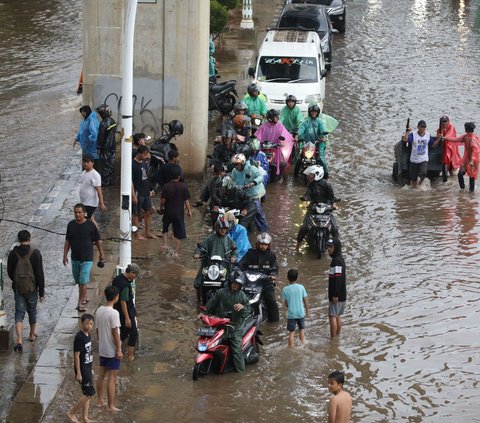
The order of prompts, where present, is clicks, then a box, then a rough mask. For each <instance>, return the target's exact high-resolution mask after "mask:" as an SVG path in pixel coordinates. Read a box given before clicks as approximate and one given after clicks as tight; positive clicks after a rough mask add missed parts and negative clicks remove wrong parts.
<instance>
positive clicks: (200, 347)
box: [197, 342, 207, 352]
mask: <svg viewBox="0 0 480 423" xmlns="http://www.w3.org/2000/svg"><path fill="white" fill-rule="evenodd" d="M197 350H198V351H200V352H202V351H207V344H204V343H203V342H198V344H197Z"/></svg>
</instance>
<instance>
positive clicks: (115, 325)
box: [95, 285, 123, 412]
mask: <svg viewBox="0 0 480 423" xmlns="http://www.w3.org/2000/svg"><path fill="white" fill-rule="evenodd" d="M105 297H106V299H107V303H106V304H105V305H104V306H101V307H99V308H98V310H97V312H96V318H95V320H96V324H97V337H98V355H99V356H100V374H99V376H98V380H97V394H98V405H99V407H103V406H104V405H105V403H104V402H103V393H104V385H105V383H104V380H105V376H106V377H107V399H108V402H107V406H108V410H109V411H112V412H115V411H119V409H118V408H117V407H115V388H116V382H117V374H118V370H119V369H120V360H121V359H122V357H123V354H122V344H121V341H120V314H119V313H118V311H117V310H115V309H114V308H113V306H114V304H115V303H116V302H117V301H118V299H119V297H120V294H119V291H118V288H117V287H116V286H112V285H109V286H107V287H106V288H105Z"/></svg>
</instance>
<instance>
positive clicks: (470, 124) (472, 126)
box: [464, 122, 475, 133]
mask: <svg viewBox="0 0 480 423" xmlns="http://www.w3.org/2000/svg"><path fill="white" fill-rule="evenodd" d="M464 126H465V132H470V133H472V132H473V131H475V124H474V123H473V122H466V123H465V125H464Z"/></svg>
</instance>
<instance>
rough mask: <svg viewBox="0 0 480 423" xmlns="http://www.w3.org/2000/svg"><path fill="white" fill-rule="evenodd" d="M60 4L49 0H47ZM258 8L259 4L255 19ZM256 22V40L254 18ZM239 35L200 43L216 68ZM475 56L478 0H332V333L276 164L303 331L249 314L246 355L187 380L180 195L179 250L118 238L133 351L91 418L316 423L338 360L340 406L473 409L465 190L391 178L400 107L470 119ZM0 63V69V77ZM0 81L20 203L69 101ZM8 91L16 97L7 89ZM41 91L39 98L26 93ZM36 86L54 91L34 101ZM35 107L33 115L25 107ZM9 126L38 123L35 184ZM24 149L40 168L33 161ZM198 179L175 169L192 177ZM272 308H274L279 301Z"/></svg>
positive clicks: (369, 414)
mask: <svg viewBox="0 0 480 423" xmlns="http://www.w3.org/2000/svg"><path fill="white" fill-rule="evenodd" d="M20 3H22V2H19V4H20ZM23 3H28V4H30V3H32V4H33V2H23ZM67 3H68V4H69V3H70V2H54V1H52V2H51V4H52V7H54V5H56V6H57V7H64V6H65V5H66V4H67ZM278 3H280V2H276V3H275V4H278ZM1 4H2V2H0V5H1ZM255 5H256V6H257V9H256V10H255V9H254V14H255V13H258V14H259V16H260V15H261V14H262V13H265V16H268V15H266V14H267V13H269V14H271V13H272V7H271V2H267V1H266V0H264V1H261V0H258V1H256V2H254V7H255ZM3 7H4V5H3ZM0 10H1V9H0ZM77 12H78V10H77ZM68 13H71V11H70V12H68ZM1 15H3V13H2V14H1ZM75 16H76V17H75V19H78V16H77V15H75ZM262 16H263V15H262ZM44 19H48V18H44ZM74 21H75V20H74ZM62 22H63V21H62ZM77 24H78V22H77ZM270 24H271V20H270V19H269V20H268V21H267V20H266V19H265V22H264V25H265V26H267V25H270ZM63 25H66V23H65V22H63ZM77 29H78V28H77ZM257 30H258V34H259V35H257V38H259V39H260V38H261V35H262V32H261V30H260V28H259V26H258V25H257ZM64 31H65V32H64V33H63V35H64V36H65V35H67V41H65V42H66V43H67V47H65V48H64V56H62V59H61V60H60V62H62V60H65V59H66V56H68V55H69V54H71V55H72V57H73V58H75V57H78V56H76V55H77V51H76V50H75V51H74V50H72V48H73V45H74V44H75V42H76V41H78V39H79V37H80V35H79V34H80V33H79V32H78V33H77V34H72V33H71V32H70V31H69V30H66V28H64ZM68 36H69V37H71V38H68ZM69 40H70V41H69ZM69 42H70V44H68V43H69ZM249 44H251V42H250V41H249V38H248V33H245V32H243V33H241V34H240V36H238V33H236V32H235V31H232V32H231V33H228V34H226V35H225V39H224V49H225V50H224V51H223V52H220V51H219V52H218V55H216V57H217V61H218V62H219V66H220V70H221V73H222V76H223V80H226V79H229V78H230V77H232V78H236V79H240V78H241V77H242V75H244V74H245V71H246V69H247V68H248V66H249V61H251V60H253V59H254V57H255V52H253V51H252V50H249ZM68 46H70V47H68ZM244 47H245V48H244ZM78 54H80V51H78ZM77 64H78V63H77ZM65 66H66V68H65V69H68V70H69V72H66V71H65V69H63V68H62V69H59V70H58V71H57V72H53V71H52V75H51V77H50V79H51V78H59V80H58V81H57V82H58V84H57V86H59V87H63V88H65V87H66V82H65V80H67V79H68V78H70V81H69V83H71V75H68V73H71V72H70V71H71V70H72V68H74V69H75V70H76V67H75V66H76V65H75V66H74V65H73V64H70V65H67V64H66V63H65ZM68 66H71V67H72V68H68ZM478 69H480V6H479V5H478V4H477V3H476V2H475V1H473V0H464V1H455V0H429V1H425V0H423V1H421V0H397V1H392V0H391V1H380V0H364V1H348V17H347V32H346V34H345V35H344V36H343V35H340V34H336V36H335V39H334V53H333V68H332V73H331V75H329V76H328V80H327V99H326V106H325V112H326V113H328V114H330V115H332V116H334V117H336V118H337V119H338V120H340V122H341V124H340V127H339V128H338V129H337V130H336V131H335V133H334V136H333V139H332V141H331V143H330V145H329V147H328V149H327V159H328V160H329V164H330V167H331V175H332V176H331V182H332V184H333V186H334V189H335V193H336V195H337V196H338V197H340V198H342V203H341V209H340V211H339V212H338V217H337V219H338V222H339V226H340V238H341V239H342V242H343V244H344V256H345V260H346V263H347V277H348V304H347V310H346V315H345V319H344V322H345V325H344V329H343V332H342V335H341V337H340V338H339V339H337V340H334V341H332V340H330V338H329V331H328V319H327V315H326V310H327V303H328V302H327V294H326V290H327V271H328V265H329V260H328V259H326V258H324V259H322V260H316V259H315V258H314V257H313V256H312V255H311V254H310V253H308V252H306V251H304V252H303V253H302V254H299V255H297V254H295V252H294V238H295V235H296V232H297V230H298V225H299V224H300V223H301V221H302V209H301V208H300V204H299V201H298V197H299V196H300V195H301V194H302V193H303V187H302V186H301V185H300V183H298V182H295V181H293V180H292V179H290V180H289V181H288V183H278V184H276V185H270V186H269V187H268V200H267V202H266V203H265V211H266V214H267V217H268V219H269V222H270V226H271V228H272V231H271V233H272V236H273V238H274V243H273V248H274V249H275V251H276V253H277V256H278V257H279V262H280V264H281V271H280V277H279V279H280V282H279V286H278V288H277V292H278V293H279V292H280V289H281V288H282V287H283V286H284V283H285V280H286V272H287V270H288V269H289V268H291V267H297V268H299V269H300V281H301V282H302V283H303V284H304V285H305V287H306V289H307V291H308V293H309V295H310V302H311V304H312V306H313V310H312V311H313V313H312V314H313V316H312V317H311V318H310V319H309V321H308V322H307V330H306V337H307V344H306V346H305V347H304V348H302V349H296V350H294V351H290V350H288V349H287V348H286V344H287V341H286V328H285V325H283V324H279V325H267V326H265V327H264V328H263V329H262V331H263V333H264V336H263V342H264V344H265V345H264V347H263V348H262V350H261V358H260V362H259V363H258V365H253V366H249V367H247V371H246V374H244V375H242V376H238V375H236V374H228V375H224V376H221V377H216V376H210V377H205V378H203V379H201V380H200V381H198V382H192V380H191V370H192V367H193V359H194V349H193V345H194V342H195V328H196V327H197V323H196V322H194V321H193V319H194V317H195V315H196V310H195V301H194V292H193V289H192V281H193V278H194V275H195V273H196V270H197V268H196V267H195V264H194V263H193V260H192V259H191V252H192V250H193V245H194V243H195V242H197V240H200V239H202V238H203V237H205V236H206V234H207V233H208V226H207V224H206V223H205V222H203V217H202V214H201V211H200V210H196V211H195V214H194V217H193V218H192V220H191V221H190V222H189V223H188V228H187V233H188V236H189V241H188V242H186V243H184V244H182V250H183V251H182V252H181V259H179V260H175V259H173V258H172V257H165V256H164V251H163V250H162V249H161V248H160V243H159V242H158V241H146V242H145V243H142V244H138V243H137V244H135V245H134V253H133V254H134V256H135V257H136V261H137V263H139V264H140V265H141V266H142V267H144V268H145V269H147V270H146V272H145V274H144V275H143V277H142V278H141V279H140V280H139V281H138V285H137V308H138V310H139V325H140V327H141V348H140V352H139V354H138V357H137V360H136V361H135V362H134V363H132V364H127V363H125V364H122V370H121V372H120V382H119V387H120V390H119V391H120V392H119V394H118V399H119V404H120V405H121V406H122V408H123V409H124V410H123V411H122V413H121V414H120V415H118V416H116V417H115V418H111V417H108V416H105V415H104V414H100V413H99V412H98V411H97V410H93V411H92V415H91V417H93V418H95V419H96V420H97V421H105V422H108V421H112V422H113V421H115V422H133V421H136V422H156V421H159V420H160V419H161V420H162V421H171V422H186V423H194V422H207V421H208V422H233V421H236V422H269V421H278V422H288V423H290V422H292V423H293V422H325V421H326V411H327V400H328V397H329V393H328V391H327V389H326V376H327V375H328V373H329V372H330V371H332V370H334V369H341V370H344V371H345V373H346V377H347V381H346V385H345V388H346V389H347V390H348V391H349V392H350V393H351V395H352V397H353V405H354V410H353V414H352V421H353V422H399V421H407V422H431V423H433V422H435V423H437V422H453V421H466V422H475V421H480V418H479V417H478V411H477V410H478V402H479V400H480V394H479V391H478V386H477V384H478V380H479V377H480V363H479V359H478V351H479V347H480V338H479V336H478V333H479V329H480V324H479V321H480V319H479V318H480V285H479V283H478V277H479V271H478V268H479V266H480V255H479V252H480V247H479V236H480V229H479V224H478V219H479V213H478V210H479V195H480V194H479V193H478V192H475V194H468V193H461V192H459V189H458V184H457V182H456V179H455V178H451V179H450V180H449V181H448V182H447V183H446V184H443V183H441V182H440V181H432V183H431V184H430V185H429V184H427V186H426V187H425V188H423V189H417V190H412V189H410V188H408V187H404V188H399V187H397V186H395V185H393V184H392V181H391V169H392V162H393V145H394V144H395V143H396V142H397V140H398V139H399V137H400V135H401V132H402V131H403V129H404V126H405V121H406V119H407V118H408V117H410V118H411V121H412V122H417V121H418V120H420V119H425V120H426V122H427V125H428V129H429V130H430V131H431V132H435V130H436V125H437V122H438V119H439V117H440V116H441V115H444V114H446V115H449V116H450V118H451V120H452V121H453V123H454V124H455V125H456V127H457V130H458V132H459V133H462V129H463V123H464V122H465V121H470V120H473V121H476V123H477V126H479V127H480V99H479V97H478V92H479V91H480V72H479V71H478ZM2 72H3V70H2ZM10 73H11V72H10ZM57 73H58V75H57ZM74 74H75V75H77V73H75V72H74ZM6 75H7V76H4V75H3V74H2V78H7V80H8V73H7V74H6ZM12 78H13V77H12ZM26 79H28V78H27V77H26ZM48 79H49V78H47V80H48ZM75 83H76V81H75ZM62 84H63V85H62ZM14 85H15V84H14V83H12V88H11V89H12V91H9V92H10V94H8V93H9V92H7V98H10V100H9V102H7V101H6V100H5V95H4V96H2V99H1V100H0V101H1V102H2V105H3V106H4V109H7V112H6V113H4V114H3V115H2V116H1V117H0V119H1V120H0V122H2V126H3V127H4V128H5V127H6V128H7V129H8V130H7V131H3V134H2V137H4V138H3V139H2V143H1V145H0V148H1V149H2V155H1V158H0V160H1V161H2V171H1V172H2V190H5V186H7V190H8V197H9V199H10V198H12V197H13V199H16V200H20V198H21V199H22V201H17V203H19V204H18V207H17V204H15V202H11V203H9V204H10V207H12V209H11V211H12V210H17V213H19V214H20V215H22V214H24V215H27V214H28V213H31V212H32V208H33V209H34V204H35V203H36V200H37V199H38V198H37V197H38V196H42V195H44V194H43V192H39V193H38V192H36V190H40V191H42V190H44V186H45V185H48V183H49V181H50V178H49V177H48V174H49V173H51V172H52V171H53V170H52V169H53V168H54V167H55V162H53V163H51V162H50V161H49V160H47V159H51V154H49V153H48V150H47V151H45V150H44V148H48V149H50V148H53V147H52V145H51V144H52V143H53V142H54V141H53V140H57V141H55V142H58V149H59V150H60V151H61V152H64V153H62V154H64V155H65V157H67V154H71V152H70V151H68V152H67V149H66V147H64V146H63V144H61V142H60V141H59V140H60V138H62V137H63V138H64V139H65V137H68V136H70V135H71V134H69V132H68V131H69V130H70V128H76V126H77V124H78V121H77V116H76V114H77V113H76V110H75V108H76V105H75V106H71V107H68V106H65V108H64V109H63V110H65V117H63V118H60V119H64V120H65V121H68V120H70V122H64V123H63V124H61V125H59V124H58V122H59V121H58V120H57V117H55V118H54V110H56V107H55V106H56V105H57V104H58V101H60V100H58V90H59V89H58V88H55V87H53V86H52V85H48V86H47V85H45V86H42V85H41V84H40V88H36V90H34V91H33V92H30V93H26V91H25V92H24V91H22V89H23V88H22V87H21V86H18V87H16V86H14ZM246 85H247V81H246V80H241V81H239V86H240V92H244V89H245V87H246ZM2 86H3V84H2ZM2 89H3V88H2ZM16 90H20V91H19V94H18V99H16V98H14V95H13V94H12V93H14V92H17V91H16ZM71 92H73V90H71V88H70V87H69V91H68V95H66V96H65V97H66V100H65V99H64V100H63V101H65V102H66V103H67V104H72V103H75V101H76V100H75V98H74V96H71V95H70V93H71ZM44 96H45V97H46V100H45V101H46V103H47V106H45V105H44V104H43V103H40V102H39V99H40V98H42V99H43V97H44ZM49 98H50V99H55V101H53V102H52V104H50V105H49V106H48V99H49ZM22 99H23V100H22ZM19 109H20V110H21V113H17V112H18V110H19ZM41 109H42V110H43V109H45V113H46V119H41V113H40V110H41ZM32 110H33V111H32ZM26 117H28V119H26ZM32 120H33V122H34V123H35V125H34V128H36V129H35V131H32V128H31V125H32ZM37 125H39V126H37ZM68 125H70V128H67V127H66V126H68ZM37 128H38V129H37ZM12 131H17V132H18V131H20V133H21V134H22V136H21V138H20V139H22V144H21V146H22V149H23V150H24V151H29V154H32V151H35V153H36V152H37V151H38V150H32V148H33V146H35V145H38V144H39V142H38V139H36V138H35V134H37V135H38V134H39V133H41V134H45V135H44V136H42V149H41V151H40V152H39V156H38V157H32V160H34V161H35V162H36V167H38V170H39V176H38V181H39V182H40V183H39V184H32V185H31V186H29V187H27V188H26V189H25V191H24V188H23V187H22V188H19V186H18V183H16V182H15V181H14V179H8V178H14V176H15V175H17V174H18V173H19V170H20V169H21V168H22V163H23V161H22V160H21V159H19V158H17V157H13V158H12V159H11V162H10V161H7V160H6V158H7V157H9V158H11V157H12V156H11V154H10V151H11V149H10V148H7V147H6V145H7V144H8V141H9V140H8V139H7V138H6V134H10V133H11V132H12ZM62 131H63V132H64V133H63V134H62ZM59 132H60V134H59ZM477 132H478V131H477ZM27 135H29V136H27ZM32 137H33V139H32ZM62 142H63V140H62ZM69 145H70V144H68V145H67V146H69ZM43 151H45V155H43V154H44V153H43ZM7 153H8V154H7ZM32 156H35V154H32ZM42 158H43V161H45V162H48V164H47V165H46V166H47V167H46V168H43V167H41V166H40V165H39V162H40V161H42ZM57 164H58V163H57ZM48 166H51V167H48ZM5 167H6V169H7V170H8V171H7V172H6V171H4V170H3V169H5ZM5 178H7V179H5ZM54 181H55V179H53V181H52V183H53V182H54ZM198 188H199V186H198V185H197V184H196V183H193V182H192V191H194V190H195V189H197V190H198ZM23 199H25V200H24V201H23ZM14 206H15V207H16V208H14ZM158 225H159V222H157V227H158ZM62 229H63V228H62ZM15 230H17V229H16V228H15ZM3 236H4V235H3V234H2V237H3ZM10 238H11V236H10ZM10 238H8V239H10ZM5 239H7V237H5ZM10 243H11V239H10ZM8 247H9V244H8V245H7V246H6V247H5V248H8ZM281 312H282V316H283V317H284V316H285V308H284V307H282V309H281ZM78 393H79V392H78V387H76V386H75V385H74V384H73V382H72V381H70V382H68V381H67V382H66V383H65V385H64V388H63V389H62V391H61V394H60V395H59V396H58V398H57V400H56V402H55V404H54V405H53V407H52V408H51V409H49V410H48V411H47V414H46V417H45V421H48V422H57V421H59V420H58V419H59V416H60V415H61V414H63V413H64V412H65V411H66V410H67V408H68V407H69V405H70V404H71V403H72V402H73V399H74V397H76V396H77V395H78Z"/></svg>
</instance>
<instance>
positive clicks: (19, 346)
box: [13, 344, 23, 352]
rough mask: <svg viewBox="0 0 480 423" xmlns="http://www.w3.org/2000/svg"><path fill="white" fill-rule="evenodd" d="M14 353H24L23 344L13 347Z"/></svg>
mask: <svg viewBox="0 0 480 423" xmlns="http://www.w3.org/2000/svg"><path fill="white" fill-rule="evenodd" d="M13 351H15V352H22V351H23V346H22V344H16V345H15V346H14V347H13Z"/></svg>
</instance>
